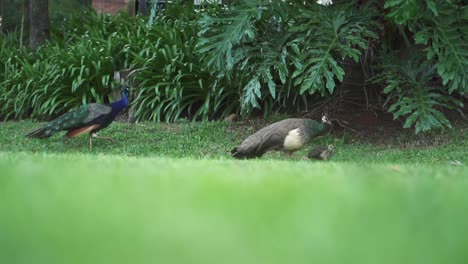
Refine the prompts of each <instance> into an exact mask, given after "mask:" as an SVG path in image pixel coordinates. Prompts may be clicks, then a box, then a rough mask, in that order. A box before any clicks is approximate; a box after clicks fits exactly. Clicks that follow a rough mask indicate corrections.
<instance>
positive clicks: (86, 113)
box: [26, 86, 129, 149]
mask: <svg viewBox="0 0 468 264" xmlns="http://www.w3.org/2000/svg"><path fill="white" fill-rule="evenodd" d="M128 96H129V88H128V86H125V87H124V88H123V89H122V98H121V99H120V100H118V101H115V102H113V103H110V104H107V105H104V104H98V103H90V104H86V105H83V106H81V107H80V108H78V109H76V110H73V111H70V112H68V113H65V114H63V115H62V116H60V117H58V118H56V119H54V120H52V121H50V122H49V123H47V125H46V126H44V127H42V128H39V129H37V130H35V131H33V132H31V133H29V134H27V135H26V136H27V137H30V138H41V139H43V138H49V137H51V136H52V135H54V134H55V133H56V132H59V131H62V130H65V131H67V134H66V135H65V137H67V138H73V137H77V136H79V135H81V134H84V133H87V132H89V148H90V149H92V148H93V142H92V139H93V138H102V139H107V140H110V141H112V142H113V141H114V140H113V139H112V138H111V137H100V136H97V134H96V132H98V131H99V130H102V129H104V128H106V127H107V126H109V125H110V124H111V123H112V122H113V121H114V119H115V117H116V116H117V115H118V114H119V113H120V112H121V111H122V110H123V109H125V108H126V107H127V106H128V105H129V99H128Z"/></svg>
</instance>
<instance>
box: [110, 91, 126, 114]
mask: <svg viewBox="0 0 468 264" xmlns="http://www.w3.org/2000/svg"><path fill="white" fill-rule="evenodd" d="M128 105H129V103H128V95H127V92H126V91H125V90H124V91H123V92H122V99H120V100H119V101H115V102H113V103H111V104H110V106H111V107H112V115H113V116H117V114H118V113H120V111H122V110H123V109H124V108H125V107H127V106H128Z"/></svg>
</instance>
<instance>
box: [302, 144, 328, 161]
mask: <svg viewBox="0 0 468 264" xmlns="http://www.w3.org/2000/svg"><path fill="white" fill-rule="evenodd" d="M334 152H335V147H334V146H333V145H331V144H330V145H328V147H324V146H318V147H316V148H314V149H313V150H311V151H310V152H309V155H307V157H308V158H310V159H318V160H328V159H329V158H331V156H333V153H334Z"/></svg>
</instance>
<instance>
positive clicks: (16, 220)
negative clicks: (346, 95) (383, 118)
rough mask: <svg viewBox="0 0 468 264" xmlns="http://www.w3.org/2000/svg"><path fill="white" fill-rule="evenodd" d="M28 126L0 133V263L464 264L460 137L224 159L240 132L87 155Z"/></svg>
mask: <svg viewBox="0 0 468 264" xmlns="http://www.w3.org/2000/svg"><path fill="white" fill-rule="evenodd" d="M37 125H38V124H37V123H29V122H20V123H16V124H15V123H4V124H3V127H2V128H3V129H1V131H0V150H1V151H0V212H1V213H0V263H466V260H467V259H468V251H467V250H466V245H468V168H467V166H466V165H465V164H466V163H467V157H466V148H465V147H466V133H464V132H465V130H463V128H462V129H461V130H459V131H458V132H456V134H457V137H455V138H453V140H450V141H447V140H446V139H445V137H442V139H440V140H441V142H442V143H440V144H439V143H435V144H434V146H419V147H413V146H407V145H405V148H402V147H401V146H400V145H389V146H382V145H379V146H373V145H371V144H362V143H353V142H352V141H351V143H348V142H346V140H344V139H336V138H332V137H330V136H326V137H324V138H321V139H319V140H318V142H319V143H321V144H322V143H323V144H326V143H331V142H333V143H334V144H335V145H336V146H337V153H336V156H335V157H334V158H333V159H332V160H331V161H329V162H317V161H304V160H302V159H301V158H300V157H301V156H302V155H303V154H304V152H302V153H298V154H297V155H296V157H295V158H294V159H292V160H286V159H284V158H283V157H282V156H281V155H278V154H270V155H267V156H266V157H265V158H263V159H259V160H251V161H238V160H234V159H231V158H230V157H229V155H228V151H229V149H230V147H232V146H234V145H235V144H237V143H238V141H239V140H242V138H243V137H244V136H245V135H244V134H245V133H248V131H247V132H244V131H243V130H242V129H236V130H233V129H232V128H231V127H229V126H228V125H227V124H221V123H214V124H205V125H200V126H193V125H190V124H184V125H180V127H179V128H177V129H174V127H171V128H170V129H169V128H167V127H162V126H152V125H145V126H142V127H140V128H138V127H136V128H135V127H132V126H129V125H125V124H116V126H113V127H111V128H109V130H108V133H103V135H104V134H105V135H109V134H112V135H113V136H115V137H116V139H117V140H118V142H117V143H116V144H109V143H108V142H105V141H96V142H97V143H96V147H95V149H94V150H93V151H89V150H88V149H87V144H86V143H87V142H86V139H85V138H79V139H75V140H72V141H70V142H66V143H63V142H62V140H61V139H60V136H57V137H54V138H51V139H49V140H47V141H37V140H32V139H24V137H23V135H24V133H25V132H27V131H29V130H30V129H31V128H33V127H36V126H37ZM15 128H16V129H15ZM15 130H16V132H17V133H10V132H12V131H15ZM148 131H151V133H149V132H148ZM223 131H224V134H223V136H217V135H216V134H217V133H218V134H219V132H223ZM153 132H154V133H153ZM151 136H154V141H149V139H150V138H151ZM147 139H148V141H146V140H147ZM184 144H185V146H184ZM314 144H316V143H313V144H312V145H314ZM184 147H185V152H184ZM184 153H185V155H184ZM455 161H458V162H455ZM452 164H458V165H452Z"/></svg>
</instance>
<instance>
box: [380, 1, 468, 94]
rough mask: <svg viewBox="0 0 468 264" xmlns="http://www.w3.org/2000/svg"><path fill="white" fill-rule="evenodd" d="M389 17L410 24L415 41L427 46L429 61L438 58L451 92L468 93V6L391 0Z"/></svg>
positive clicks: (436, 61)
mask: <svg viewBox="0 0 468 264" xmlns="http://www.w3.org/2000/svg"><path fill="white" fill-rule="evenodd" d="M385 7H386V8H389V9H390V13H389V14H388V15H387V17H388V18H390V19H393V20H394V21H395V22H397V23H399V24H402V23H408V27H409V29H410V30H412V31H413V32H414V33H415V35H414V40H415V42H416V44H423V45H426V48H425V51H426V56H427V59H428V60H432V59H434V60H435V63H436V66H437V73H438V75H439V76H440V77H442V79H443V84H444V86H446V87H447V88H448V92H449V93H452V92H454V91H458V92H461V93H466V92H468V6H466V5H464V4H463V3H462V1H445V0H429V1H416V0H411V1H403V0H389V1H387V2H386V3H385Z"/></svg>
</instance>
